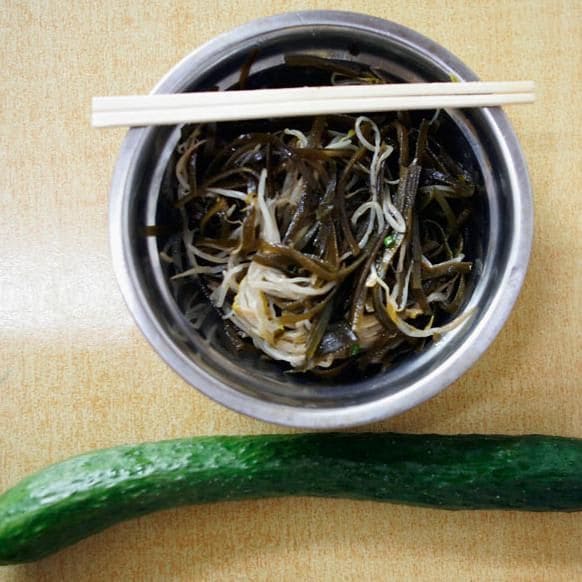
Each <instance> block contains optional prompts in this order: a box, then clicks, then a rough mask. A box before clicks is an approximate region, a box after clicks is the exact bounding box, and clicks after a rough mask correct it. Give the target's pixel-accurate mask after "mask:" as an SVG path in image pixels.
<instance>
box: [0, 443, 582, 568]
mask: <svg viewBox="0 0 582 582" xmlns="http://www.w3.org/2000/svg"><path fill="white" fill-rule="evenodd" d="M288 495H304V496H321V497H345V498H352V499H366V500H374V501H387V502H393V503H405V504H411V505H422V506H427V507H436V508H445V509H516V510H526V511H579V510H580V509H582V439H573V438H562V437H552V436H538V435H529V436H520V437H513V436H479V435H457V436H440V435H403V434H400V435H399V434H389V433H385V434H370V433H360V434H347V433H328V434H323V433H321V434H295V435H265V436H216V437H198V438H189V439H181V440H174V441H165V442H159V443H146V444H141V445H135V446H121V447H117V448H113V449H107V450H101V451H95V452H92V453H89V454H85V455H82V456H79V457H75V458H72V459H69V460H67V461H64V462H62V463H59V464H56V465H53V466H51V467H48V468H46V469H44V470H43V471H41V472H39V473H36V474H35V475H32V476H30V477H28V478H27V479H25V480H23V481H21V482H20V483H19V484H17V485H16V486H15V487H13V488H12V489H10V490H9V491H7V492H5V493H4V494H3V495H2V496H0V564H15V563H20V562H27V561H33V560H37V559H39V558H42V557H44V556H47V555H48V554H51V553H53V552H56V551H58V550H60V549H61V548H64V547H65V546H68V545H70V544H73V543H75V542H77V541H79V540H81V539H82V538H85V537H86V536H89V535H91V534H93V533H96V532H98V531H101V530H103V529H105V528H106V527H109V526H111V525H113V524H115V523H118V522H120V521H123V520H126V519H130V518H134V517H137V516H140V515H144V514H147V513H150V512H153V511H157V510H161V509H166V508H170V507H176V506H179V505H185V504H192V503H208V502H213V501H230V500H240V499H256V498H262V497H280V496H288Z"/></svg>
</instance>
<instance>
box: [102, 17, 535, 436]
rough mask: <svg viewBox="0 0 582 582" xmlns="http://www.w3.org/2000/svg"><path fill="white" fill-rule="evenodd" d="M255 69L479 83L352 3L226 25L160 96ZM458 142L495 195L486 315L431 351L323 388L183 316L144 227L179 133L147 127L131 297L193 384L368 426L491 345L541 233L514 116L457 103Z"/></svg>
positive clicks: (117, 241)
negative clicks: (309, 68)
mask: <svg viewBox="0 0 582 582" xmlns="http://www.w3.org/2000/svg"><path fill="white" fill-rule="evenodd" d="M255 47H259V48H260V53H259V58H258V60H257V61H256V63H255V65H254V66H253V71H255V72H256V71H264V70H267V69H269V68H271V67H274V66H277V65H280V64H281V63H282V60H283V58H282V56H283V54H285V53H305V52H308V53H311V54H316V55H320V56H329V57H334V58H340V59H348V60H350V59H352V60H357V61H361V62H364V63H367V64H370V65H375V66H378V67H380V68H381V69H384V70H385V71H388V72H389V73H391V74H393V75H394V76H395V77H397V78H400V79H402V80H403V81H407V82H414V81H446V80H449V78H450V76H451V75H454V76H456V77H458V78H459V79H461V80H465V81H473V80H477V77H476V76H475V74H474V73H473V72H472V71H471V70H470V69H468V68H467V67H466V66H465V65H464V64H463V63H462V62H460V61H459V60H458V59H457V58H456V57H455V56H453V55H452V54H451V53H449V52H448V51H446V50H445V49H444V48H442V47H441V46H439V45H438V44H436V43H434V42H432V41H431V40H429V39H427V38H425V37H423V36H421V35H419V34H417V33H415V32H413V31H412V30H409V29H407V28H404V27H402V26H399V25H397V24H394V23H392V22H388V21H385V20H380V19H378V18H372V17H370V16H364V15H361V14H353V13H348V12H327V11H316V12H297V13H290V14H283V15H280V16H274V17H272V18H265V19H262V20H257V21H254V22H251V23H249V24H246V25H244V26H242V27H240V28H237V29H236V30H234V31H232V32H229V33H227V34H223V35H221V36H219V37H217V38H216V39H214V40H212V41H211V42H209V43H208V44H206V45H204V46H203V47H201V48H199V49H198V50H196V51H194V52H193V53H191V54H190V55H188V56H187V57H186V58H185V59H184V60H182V61H181V62H180V63H178V64H177V65H176V66H175V67H174V68H173V69H172V70H171V71H170V72H169V73H168V75H166V77H165V78H164V79H163V80H162V81H161V82H160V83H159V84H158V85H157V87H156V88H155V90H154V92H157V93H174V92H183V91H191V90H196V89H200V88H205V87H210V86H213V85H218V86H220V87H223V88H226V87H228V86H230V85H232V84H233V83H234V82H236V80H237V75H238V70H239V68H240V66H241V64H242V63H243V62H244V60H245V58H246V57H247V55H248V54H249V52H250V51H251V50H252V49H253V48H255ZM447 113H448V116H449V120H450V121H449V123H450V136H451V140H452V141H453V142H454V144H456V146H457V148H458V150H459V152H461V153H462V154H463V155H464V157H465V162H466V163H467V164H469V165H473V166H474V167H475V166H476V167H478V168H479V170H480V172H481V174H482V176H483V183H484V190H485V194H484V195H483V196H482V200H481V202H480V210H479V214H478V217H477V219H476V220H475V222H474V224H473V228H475V229H476V230H477V231H478V232H479V243H478V244H477V245H476V247H475V248H474V249H473V251H472V252H473V255H474V258H475V264H476V267H477V268H476V269H475V273H474V278H473V285H474V289H473V293H472V295H471V298H470V300H469V302H468V304H467V305H466V306H465V309H470V308H473V307H475V309H476V315H475V316H474V317H473V318H472V319H471V320H470V322H468V323H466V324H465V325H463V326H462V327H460V328H459V329H457V330H455V331H454V332H453V333H451V334H449V335H447V336H446V338H445V339H444V340H442V341H440V342H438V343H436V344H434V345H431V346H430V347H429V348H428V349H426V350H425V351H423V352H422V353H419V354H415V355H414V356H411V357H409V358H407V359H405V360H403V361H402V362H400V363H399V364H398V365H396V366H394V367H393V368H392V369H390V370H388V371H386V372H384V373H381V374H378V375H376V376H371V377H368V378H360V379H357V380H351V381H349V382H337V383H336V384H335V385H332V386H330V385H325V384H321V383H317V382H313V381H312V382H309V381H306V380H305V379H303V378H301V377H300V376H298V375H292V374H284V373H282V370H281V368H280V367H279V366H278V365H277V364H276V363H274V362H267V361H265V360H262V359H249V358H243V357H240V358H237V357H236V356H233V355H232V354H230V353H229V352H228V351H227V350H226V349H225V348H224V346H223V345H222V344H221V342H220V341H218V340H217V339H216V336H215V337H214V339H213V338H212V334H211V333H205V332H204V330H202V331H201V332H197V331H196V330H194V329H193V328H192V327H191V326H190V325H189V324H188V322H186V320H185V318H184V317H183V316H182V314H181V312H180V309H179V308H178V305H177V304H176V301H175V299H174V297H173V296H172V294H171V292H170V289H169V287H168V284H167V281H166V278H165V276H164V273H163V270H162V265H161V264H160V260H159V254H158V251H159V249H158V247H157V242H156V240H155V239H154V238H153V237H147V238H146V237H144V236H142V235H141V234H140V229H141V227H143V226H144V225H150V224H155V223H156V218H157V216H158V213H159V212H160V203H159V199H160V187H161V185H162V182H163V180H164V175H165V172H166V168H167V166H168V161H169V159H170V156H171V153H172V151H173V149H174V147H175V145H176V143H177V140H178V137H179V130H178V129H177V128H171V127H167V128H154V127H148V128H138V129H132V130H130V131H129V132H128V134H127V137H126V138H125V141H124V142H123V145H122V148H121V152H120V155H119V159H118V161H117V165H116V168H115V173H114V176H113V182H112V186H111V194H110V195H111V199H110V215H109V218H110V232H111V247H112V254H113V262H114V267H115V271H116V274H117V277H118V280H119V284H120V286H121V290H122V292H123V295H124V297H125V300H126V302H127V305H128V307H129V309H130V311H131V313H132V314H133V316H134V318H135V320H136V322H137V324H138V326H139V327H140V328H141V330H142V332H143V334H144V335H145V336H146V338H147V339H148V340H149V341H150V343H151V344H152V345H153V347H154V348H155V349H156V350H157V352H158V353H159V354H160V355H161V356H162V358H163V359H164V360H165V361H166V362H167V363H168V364H169V365H170V366H171V367H172V368H174V370H175V371H176V372H178V374H180V375H181V376H182V377H183V378H184V379H185V380H186V381H187V382H189V383H190V384H191V385H192V386H194V387H195V388H197V389H198V390H200V391H201V392H203V393H204V394H206V395H207V396H209V397H210V398H213V399H214V400H216V401H218V402H220V403H222V404H224V405H225V406H227V407H229V408H231V409H233V410H236V411H238V412H241V413H244V414H248V415H250V416H253V417H256V418H259V419H262V420H265V421H269V422H274V423H277V424H282V425H287V426H295V427H304V428H317V429H331V428H339V427H347V426H353V425H359V424H365V423H369V422H372V421H377V420H380V419H384V418H387V417H389V416H393V415H396V414H399V413H401V412H404V411H405V410H408V409H409V408H411V407H413V406H416V405H417V404H419V403H421V402H423V401H424V400H426V399H428V398H430V397H431V396H434V395H435V394H437V393H438V392H440V391H441V390H443V389H444V388H445V387H446V386H448V385H449V384H451V383H452V382H454V381H455V380H456V379H457V378H459V376H461V374H463V373H464V372H465V371H466V370H467V369H468V368H469V367H470V366H471V365H472V364H474V363H475V362H476V361H477V359H478V358H479V357H480V356H481V355H482V354H483V352H484V351H485V350H486V349H487V347H488V346H489V345H490V344H491V342H492V341H493V339H494V338H495V336H496V335H497V333H498V332H499V330H500V329H501V327H502V325H503V324H504V322H505V320H506V319H507V317H508V315H509V313H510V311H511V309H512V307H513V304H514V302H515V300H516V298H517V295H518V293H519V290H520V287H521V285H522V282H523V279H524V276H525V272H526V269H527V264H528V259H529V254H530V247H531V242H532V227H533V216H532V214H533V213H532V200H531V189H530V184H529V180H528V174H527V168H526V164H525V160H524V158H523V154H522V152H521V149H520V146H519V143H518V141H517V139H516V136H515V134H514V132H513V130H512V128H511V125H510V124H509V122H508V120H507V118H506V116H505V114H504V113H503V112H502V111H501V110H500V109H497V108H482V109H474V110H466V111H455V110H451V111H448V112H447Z"/></svg>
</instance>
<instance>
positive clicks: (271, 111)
mask: <svg viewBox="0 0 582 582" xmlns="http://www.w3.org/2000/svg"><path fill="white" fill-rule="evenodd" d="M534 90H535V85H534V83H533V82H532V81H512V82H467V83H403V84H393V85H343V86H333V87H300V88H292V89H260V90H255V91H220V92H208V93H204V92H201V93H179V94H171V95H160V94H155V95H128V96H113V97H94V98H93V113H92V124H93V126H94V127H115V126H142V125H173V124H177V123H194V122H198V123H202V122H209V121H234V120H243V119H259V118H266V117H295V116H303V115H319V114H326V113H359V112H366V111H370V112H374V111H397V110H413V109H437V108H465V107H491V106H499V105H507V104H513V103H532V102H533V101H534V100H535V95H534Z"/></svg>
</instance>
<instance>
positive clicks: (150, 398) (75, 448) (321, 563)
mask: <svg viewBox="0 0 582 582" xmlns="http://www.w3.org/2000/svg"><path fill="white" fill-rule="evenodd" d="M121 5H122V7H120V6H121ZM307 8H338V9H346V10H348V9H351V10H355V11H360V12H369V13H371V14H375V15H377V16H381V17H385V18H388V19H392V20H394V21H396V22H400V23H402V24H404V25H407V26H410V27H412V28H415V29H416V30H418V31H419V32H421V33H423V34H425V35H427V36H429V37H432V38H433V39H434V40H436V41H437V42H440V43H441V44H443V45H444V46H446V47H448V48H449V49H450V50H452V51H453V52H454V53H456V54H457V55H458V56H459V57H460V58H461V59H463V60H464V61H465V62H466V63H467V64H468V65H469V66H470V67H472V68H473V69H474V70H475V71H476V72H477V73H478V74H479V75H480V76H481V77H482V78H483V79H486V80H503V79H507V80H510V79H534V80H535V81H537V83H538V96H539V98H538V102H537V103H536V104H535V105H534V106H516V107H513V108H510V109H509V110H508V113H509V116H510V118H511V120H512V122H513V123H514V126H515V129H516V131H517V134H518V136H519V138H520V140H521V143H522V145H523V148H524V151H525V154H526V156H527V159H528V162H529V166H530V172H531V178H532V182H533V187H534V194H535V205H536V227H535V244H534V249H533V255H532V260H531V264H530V269H529V274H528V276H527V281H526V284H525V287H524V289H523V292H522V294H521V296H520V299H519V301H518V303H517V306H516V309H515V311H514V313H513V315H512V316H511V318H510V320H509V322H508V324H507V325H506V326H505V328H504V330H503V331H502V333H501V334H500V336H499V337H498V339H497V340H496V341H495V343H494V344H493V346H492V347H491V348H490V349H489V351H488V352H487V354H486V355H485V356H484V357H483V358H482V359H481V361H480V362H479V363H478V364H477V365H476V366H475V367H474V368H473V369H472V370H471V371H470V372H469V373H467V374H466V375H465V376H464V377H463V378H462V379H461V380H459V381H458V382H457V383H456V384H455V385H453V386H452V387H451V388H449V389H448V390H446V391H445V392H444V393H442V394H441V395H440V396H438V397H437V398H435V399H433V400H431V401H429V402H427V403H425V404H423V405H422V406H420V407H418V408H417V409H415V410H413V411H411V412H408V413H407V414H404V415H402V416H400V417H398V418H395V419H392V420H389V421H386V422H383V423H379V424H377V425H374V426H372V427H368V428H371V429H373V430H378V431H385V430H399V431H408V432H443V433H458V432H483V433H513V434H518V433H553V434H561V435H567V436H578V437H582V398H581V395H580V390H579V388H580V383H579V381H578V380H579V377H580V376H581V367H580V348H581V334H580V324H581V323H582V321H581V318H580V315H579V309H580V294H581V293H580V292H581V285H580V283H581V271H580V266H581V265H580V256H581V253H582V245H581V242H580V241H581V240H582V232H581V229H580V226H581V222H580V203H581V202H582V196H581V191H580V188H581V184H582V165H581V163H580V162H581V159H582V123H581V121H582V120H581V117H580V108H581V106H582V101H581V98H580V87H581V83H582V68H581V58H582V56H581V55H582V26H581V24H582V3H580V2H579V1H576V0H571V1H564V0H562V1H557V0H555V1H554V0H531V1H525V0H522V1H516V2H506V1H505V0H496V1H490V2H486V3H485V2H481V1H477V0H474V1H469V2H464V3H463V2H458V1H452V0H450V1H448V0H446V1H445V0H438V1H435V2H425V1H420V0H393V1H391V2H383V1H379V0H367V1H364V0H352V1H350V2H347V1H343V0H336V1H334V2H332V1H322V2H310V1H291V0H289V1H287V2H283V1H281V0H277V1H273V2H271V3H269V2H264V1H259V0H245V1H242V0H236V1H232V2H228V1H220V2H219V1H214V2H213V1H209V2H208V1H206V2H204V1H200V0H189V1H188V2H185V1H179V2H176V1H170V0H168V1H164V2H152V3H144V2H141V1H139V2H138V1H131V2H116V1H113V0H110V1H104V2H102V3H98V4H95V3H94V2H89V1H87V0H80V1H79V2H74V3H73V2H70V3H69V2H61V1H58V0H51V1H44V2H22V1H20V2H17V1H13V0H6V1H5V2H3V7H2V10H1V11H0V27H1V31H2V40H1V42H2V45H1V47H2V85H1V96H2V99H1V102H0V116H1V124H0V140H1V141H0V161H1V166H2V172H1V173H0V204H1V212H0V249H1V251H2V266H1V267H0V489H5V488H7V487H9V486H11V485H13V484H15V483H16V482H17V481H18V480H19V479H20V478H22V477H24V476H25V475H26V474H27V473H29V472H30V471H33V470H36V469H38V468H40V467H42V466H44V465H46V464H49V463H51V462H55V461H58V460H60V459H63V458H65V457H67V456H69V455H73V454H76V453H80V452H83V451H87V450H90V449H94V448H97V447H106V446H113V445H117V444H121V443H134V442H140V441H144V440H157V439H165V438H173V437H180V436H188V435H212V434H222V433H228V434H247V433H270V432H282V431H283V429H280V428H277V427H274V426H270V425H267V424H264V423H261V422H258V421H254V420H251V419H249V418H245V417H243V416H239V415H237V414H235V413H233V412H229V411H227V410H225V409H223V408H222V407H220V406H218V405H216V404H214V403H212V402H211V401H209V400H208V399H207V398H205V397H203V396H201V395H200V394H199V393H198V392H196V391H195V390H193V389H191V388H190V387H189V386H188V385H186V384H185V383H184V382H183V381H182V380H181V379H180V378H178V377H177V376H176V374H174V373H173V372H172V371H171V370H170V369H169V368H168V367H167V366H166V365H165V364H164V363H162V361H161V360H160V358H159V357H158V356H157V355H156V354H155V353H154V352H153V350H152V349H151V348H150V346H149V345H148V344H147V343H146V341H145V340H144V339H143V338H142V336H141V335H140V333H139V332H138V331H137V329H136V327H135V325H134V323H133V321H132V319H131V317H130V315H129V313H128V311H127V310H126V308H125V305H124V303H123V300H122V298H121V295H120V292H119V290H118V287H117V283H116V281H115V278H114V275H113V271H112V267H111V257H110V254H109V247H108V233H107V191H108V184H109V180H110V176H111V172H112V168H113V164H114V161H115V158H116V156H117V152H118V149H119V146H120V143H121V140H122V138H123V135H124V131H123V130H121V129H120V130H107V131H97V130H92V129H91V128H90V127H89V108H90V99H91V97H92V96H93V95H108V94H124V93H142V92H146V91H149V90H150V89H151V87H152V86H153V85H154V84H155V83H156V82H157V81H158V79H159V78H160V77H161V76H162V75H163V74H164V73H165V72H166V71H167V70H168V69H169V68H170V67H172V66H173V65H174V63H176V62H177V61H178V60H179V59H180V58H181V57H183V56H184V55H185V54H187V53H188V52H189V51H190V50H192V49H193V48H195V47H196V46H198V45H199V44H201V43H202V42H204V41H206V40H208V39H210V38H212V37H214V36H215V35H216V34H218V33H220V32H223V31H226V30H228V29H230V28H232V27H234V26H235V25H238V24H241V23H243V22H245V21H247V20H250V19H252V18H255V17H260V16H264V15H267V14H274V13H278V12H283V11H287V10H297V9H307ZM581 542H582V518H581V517H580V515H574V514H572V515H567V514H553V515H550V514H547V515H541V514H540V515H537V514H526V513H516V512H505V513H502V512H498V513H495V512H481V511H480V512H455V513H453V512H443V511H435V510H429V509H418V508H406V507H396V506H390V505H377V504H373V503H367V502H350V501H332V500H313V499H292V500H271V501H265V502H244V503H232V504H218V505H214V506H205V507H193V508H185V509H180V510H175V511H166V512H164V513H161V514H157V515H153V516H149V517H146V518H143V519H139V520H136V521H133V522H129V523H126V524H122V525H120V526H118V527H114V528H112V529H110V530H108V531H106V532H105V533H103V534H100V535H97V536H95V537H93V538H91V539H88V540H86V541H83V542H81V543H79V544H78V545H76V546H74V547H72V548H70V549H67V550H65V551H63V552H62V553H60V554H58V555H56V556H54V557H51V558H48V559H45V560H44V561H41V562H39V563H36V564H31V565H25V566H19V567H4V568H0V580H2V581H11V582H24V581H28V580H55V581H56V580H74V581H78V580H159V579H172V580H334V581H335V580H374V581H375V580H407V579H417V578H419V579H424V580H457V579H458V580H512V581H513V580H528V581H529V580H552V581H555V580H565V581H572V580H575V579H578V580H582V550H581V547H582V545H581Z"/></svg>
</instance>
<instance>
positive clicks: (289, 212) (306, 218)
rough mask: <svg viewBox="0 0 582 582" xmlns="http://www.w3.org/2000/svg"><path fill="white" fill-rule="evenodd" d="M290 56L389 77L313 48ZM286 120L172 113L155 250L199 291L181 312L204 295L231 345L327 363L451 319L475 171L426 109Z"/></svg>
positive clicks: (376, 355)
mask: <svg viewBox="0 0 582 582" xmlns="http://www.w3.org/2000/svg"><path fill="white" fill-rule="evenodd" d="M287 64H288V65H289V66H296V67H301V66H305V67H319V68H321V67H325V66H328V67H329V72H330V82H334V83H346V82H357V83H365V82H368V83H372V82H385V78H384V77H382V76H381V75H380V74H379V73H378V72H377V71H372V70H364V69H362V68H361V67H357V68H356V67H353V66H348V65H346V64H338V63H336V62H332V63H331V64H330V63H328V64H327V65H326V63H325V62H324V61H322V60H321V59H317V58H314V57H293V58H291V59H288V63H287ZM247 69H248V67H246V68H244V69H243V71H242V74H241V82H240V86H244V84H245V83H246V79H247V77H248V74H249V73H248V70H247ZM283 123H284V124H286V126H285V125H283V126H281V124H280V123H279V122H277V123H276V124H275V123H272V124H270V125H269V123H265V122H261V123H259V122H257V123H256V124H255V125H254V127H253V124H252V123H246V124H238V127H237V125H236V124H222V125H218V126H217V125H216V124H208V125H199V126H195V127H192V126H188V127H185V128H183V131H182V136H183V137H182V140H181V142H180V144H179V146H178V148H177V152H176V161H175V178H176V188H175V190H174V192H173V200H172V203H173V206H174V207H175V209H176V212H177V214H178V215H179V221H180V226H179V229H178V230H179V232H178V233H177V234H174V236H170V237H169V238H167V239H165V240H166V242H165V243H164V245H163V249H162V252H161V258H162V260H163V261H164V263H166V264H167V265H168V268H169V272H170V276H171V277H172V280H174V281H178V280H181V279H192V280H194V281H196V283H197V285H198V286H199V288H200V289H201V294H202V296H203V297H205V298H206V300H205V301H201V300H200V296H193V297H192V300H191V301H190V302H188V301H186V302H185V305H186V308H185V315H186V317H187V318H188V319H189V320H190V321H191V322H192V325H194V326H195V327H197V328H199V327H200V326H201V325H202V322H203V321H204V318H205V317H206V316H207V315H208V310H209V308H210V309H212V310H214V311H215V312H217V313H219V314H220V317H221V318H222V321H223V322H224V326H225V330H226V332H227V336H228V337H229V338H230V339H231V341H232V344H233V345H234V346H235V348H236V349H245V347H246V348H248V347H249V346H250V345H254V346H255V348H258V349H259V350H261V351H262V352H263V353H264V354H266V355H267V356H269V357H270V358H273V359H275V360H278V361H281V362H286V363H287V364H289V365H290V366H291V367H292V369H294V370H296V371H312V372H314V373H318V374H321V375H322V376H325V377H328V376H333V375H334V374H338V373H341V372H342V371H343V370H345V369H346V367H347V366H350V367H351V366H357V367H359V368H360V369H362V370H365V369H367V368H368V367H369V366H373V365H378V364H379V365H382V366H386V365H389V364H390V363H391V362H393V361H394V360H395V359H397V358H398V357H400V356H401V355H402V354H404V353H406V352H409V351H411V350H418V349H422V347H423V346H425V345H426V342H427V341H431V340H438V339H439V338H440V337H441V336H443V335H444V334H445V333H447V332H448V331H450V330H452V329H455V328H456V327H458V326H459V325H461V324H462V323H463V322H464V321H465V320H466V319H467V317H468V313H467V312H465V313H464V314H463V315H459V311H460V309H461V308H462V306H463V305H464V303H465V299H466V297H465V295H466V293H467V289H468V277H469V276H470V273H471V270H472V267H473V263H472V261H471V260H470V259H469V258H468V257H467V256H466V250H465V249H466V248H468V246H469V243H470V239H471V232H470V229H469V228H468V226H467V225H469V224H470V218H471V213H472V208H473V202H472V199H473V197H474V196H473V195H474V192H475V184H474V180H473V178H472V177H471V176H470V174H469V173H468V172H467V171H465V170H464V169H463V167H462V166H461V165H460V163H459V162H458V161H456V160H455V158H454V156H453V154H452V153H451V152H449V151H447V150H446V148H445V147H444V146H443V144H442V143H440V142H439V140H438V139H437V137H436V133H437V128H438V124H439V114H438V112H437V113H435V112H428V113H426V114H425V115H422V114H421V115H419V116H416V117H414V118H412V116H409V115H408V114H406V113H402V114H384V115H373V116H372V115H370V116H366V115H360V116H350V115H341V116H328V117H316V118H315V119H311V120H305V119H300V120H297V119H288V120H285V121H284V122H283ZM267 128H269V130H267ZM152 235H154V236H155V235H157V231H156V230H154V231H152ZM182 303H183V304H184V301H182ZM209 306H210V307H209Z"/></svg>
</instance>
